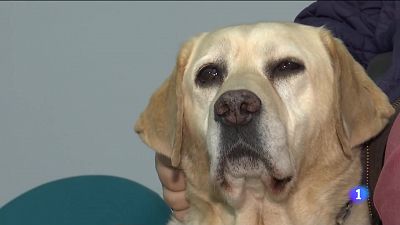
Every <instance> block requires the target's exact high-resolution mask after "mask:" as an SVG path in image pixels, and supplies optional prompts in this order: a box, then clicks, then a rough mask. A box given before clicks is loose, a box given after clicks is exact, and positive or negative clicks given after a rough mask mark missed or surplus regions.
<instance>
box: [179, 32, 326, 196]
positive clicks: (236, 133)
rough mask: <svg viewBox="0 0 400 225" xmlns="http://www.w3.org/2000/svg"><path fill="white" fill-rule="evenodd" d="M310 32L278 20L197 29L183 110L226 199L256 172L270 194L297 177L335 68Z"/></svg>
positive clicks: (279, 191)
mask: <svg viewBox="0 0 400 225" xmlns="http://www.w3.org/2000/svg"><path fill="white" fill-rule="evenodd" d="M288 31H290V33H301V34H302V35H288ZM312 31H313V30H311V29H310V30H307V29H304V27H297V26H293V25H282V24H259V25H257V26H255V27H254V26H239V27H233V28H226V29H223V30H220V31H217V32H215V33H210V34H205V35H203V36H201V37H200V40H199V44H198V46H197V48H196V50H195V51H194V52H193V53H192V57H191V58H190V61H189V62H188V64H187V67H186V70H185V73H184V77H183V85H182V89H183V95H184V96H185V101H184V106H183V108H184V110H185V112H184V115H185V117H187V119H186V121H187V122H188V126H189V127H190V129H192V130H195V131H194V132H196V133H199V134H200V136H201V137H202V138H204V139H205V140H207V141H206V142H207V148H206V149H207V151H208V154H209V156H210V174H211V179H212V181H213V182H215V183H216V184H217V185H218V187H221V188H222V189H223V192H224V193H226V194H227V197H228V198H229V200H233V201H235V202H236V201H238V200H240V198H241V197H243V196H244V195H243V194H242V191H243V188H244V186H245V185H246V183H247V181H249V180H253V179H255V180H258V181H262V184H263V185H262V187H265V188H266V190H267V191H268V192H270V193H271V196H272V197H275V198H278V197H281V195H284V194H285V193H286V192H287V190H288V189H289V187H290V186H291V183H293V181H294V180H295V178H296V167H297V166H296V165H298V163H299V161H300V160H301V158H302V156H301V155H303V154H304V149H303V148H302V140H304V139H305V138H304V135H307V134H308V135H310V134H312V133H313V132H314V131H313V130H314V129H315V128H314V127H315V126H316V124H317V123H320V122H322V121H325V120H327V117H328V115H329V114H330V111H331V110H332V107H333V104H332V102H333V99H332V96H333V91H334V90H333V88H332V87H333V82H334V77H333V72H332V67H331V66H330V61H327V60H325V61H323V60H320V58H329V55H328V53H327V52H326V51H324V47H323V44H322V42H319V43H313V44H310V40H315V39H318V36H317V35H318V33H315V32H312ZM321 90H324V94H322V95H321V94H317V93H321ZM321 102H323V103H324V104H321ZM316 114H318V118H317V119H318V120H321V121H316V118H315V115H316ZM305 130H307V131H308V132H304V131H305Z"/></svg>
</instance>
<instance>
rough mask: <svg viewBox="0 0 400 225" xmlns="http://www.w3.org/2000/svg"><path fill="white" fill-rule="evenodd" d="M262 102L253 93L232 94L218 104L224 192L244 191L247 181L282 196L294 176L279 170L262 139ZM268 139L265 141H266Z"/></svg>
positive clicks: (219, 181) (220, 174) (218, 173)
mask: <svg viewBox="0 0 400 225" xmlns="http://www.w3.org/2000/svg"><path fill="white" fill-rule="evenodd" d="M262 110H265V109H262V102H261V100H260V98H259V97H258V96H257V95H256V94H254V93H253V92H251V91H249V90H244V89H241V90H230V91H227V92H225V93H223V94H222V95H221V96H220V97H219V98H218V99H217V101H216V102H215V104H214V120H215V122H216V123H217V124H218V125H219V126H218V127H219V128H218V129H219V131H220V132H219V138H218V139H219V141H220V142H219V145H218V152H219V157H218V162H217V163H218V165H217V167H216V173H215V175H216V177H215V179H216V180H215V181H216V184H217V185H218V186H220V187H221V188H222V189H223V190H225V191H227V190H232V189H235V188H239V189H240V190H242V189H243V185H245V183H246V180H248V179H251V180H254V179H256V180H259V181H260V183H261V184H262V185H263V186H264V187H265V188H267V190H269V192H271V193H272V194H274V195H275V194H279V193H281V192H282V191H283V190H284V189H285V187H286V186H287V185H286V184H287V183H289V182H290V181H291V180H292V176H291V175H289V176H287V175H286V174H285V175H282V174H280V173H279V171H277V170H276V168H275V167H274V164H273V162H272V159H271V157H270V155H269V152H268V149H269V148H270V147H271V146H268V144H267V145H265V144H263V143H265V142H266V141H268V138H267V137H265V135H262V133H263V131H262V126H260V123H262V122H263V121H262V116H261V111H262ZM262 139H265V140H262Z"/></svg>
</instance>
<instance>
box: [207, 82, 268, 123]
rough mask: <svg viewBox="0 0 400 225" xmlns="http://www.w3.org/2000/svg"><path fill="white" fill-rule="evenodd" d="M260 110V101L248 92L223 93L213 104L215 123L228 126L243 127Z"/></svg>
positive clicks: (233, 91)
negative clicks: (219, 122) (218, 122)
mask: <svg viewBox="0 0 400 225" xmlns="http://www.w3.org/2000/svg"><path fill="white" fill-rule="evenodd" d="M260 109H261V100H260V98H258V97H257V95H255V94H254V93H253V92H251V91H248V90H232V91H227V92H225V93H223V94H222V95H221V96H220V97H219V98H218V99H217V101H216V102H215V104H214V116H215V120H216V121H221V122H222V123H224V124H227V125H230V126H237V125H245V124H247V123H249V122H250V121H251V119H252V118H253V116H254V115H255V114H256V113H257V112H259V111H260Z"/></svg>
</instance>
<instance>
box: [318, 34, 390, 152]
mask: <svg viewBox="0 0 400 225" xmlns="http://www.w3.org/2000/svg"><path fill="white" fill-rule="evenodd" d="M321 37H322V40H323V43H324V45H325V47H326V48H327V49H328V52H329V55H330V57H331V60H332V61H331V62H332V66H333V69H334V73H335V76H336V77H335V82H336V84H337V85H336V94H337V98H336V100H337V102H336V103H335V104H336V110H337V113H336V115H340V116H339V118H337V119H338V121H339V122H338V123H337V126H336V130H337V133H338V137H339V140H340V142H341V144H342V147H343V148H344V149H351V148H353V147H355V146H358V145H360V144H362V143H363V142H365V141H367V140H368V139H370V138H372V137H374V136H375V135H377V134H378V133H379V132H380V131H381V130H382V129H383V128H384V126H385V125H386V124H387V122H388V120H389V118H390V116H391V115H392V114H393V113H394V109H393V107H392V106H391V105H390V103H389V100H388V98H387V96H386V95H385V94H384V93H383V92H382V91H381V89H380V88H379V87H378V86H376V85H375V83H374V82H373V81H372V80H371V79H370V78H369V77H368V75H367V74H366V72H365V70H364V68H363V67H362V66H361V65H360V64H359V63H357V62H356V61H355V60H354V58H353V57H352V56H351V54H350V53H349V52H348V50H347V49H346V47H345V46H344V45H343V44H342V42H341V41H340V40H339V39H336V38H334V37H333V36H332V35H331V33H330V32H329V31H328V30H325V29H324V28H322V29H321Z"/></svg>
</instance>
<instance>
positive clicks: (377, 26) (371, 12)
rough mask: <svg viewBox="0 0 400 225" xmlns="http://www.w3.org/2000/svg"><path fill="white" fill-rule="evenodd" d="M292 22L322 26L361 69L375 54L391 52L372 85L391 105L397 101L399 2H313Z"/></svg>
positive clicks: (399, 87) (399, 79)
mask: <svg viewBox="0 0 400 225" xmlns="http://www.w3.org/2000/svg"><path fill="white" fill-rule="evenodd" d="M295 22H297V23H301V24H306V25H311V26H323V25H325V27H326V28H328V29H330V30H331V31H332V32H333V34H334V35H335V36H336V37H338V38H340V39H342V40H343V42H344V44H345V45H346V46H347V48H348V50H349V51H350V52H351V54H352V55H353V57H354V58H355V59H356V60H357V61H358V62H359V63H360V64H361V65H363V66H364V68H366V67H367V66H368V63H369V62H370V60H371V59H372V58H373V57H374V56H376V55H377V54H380V53H384V52H390V51H392V52H393V57H392V65H391V67H390V68H389V69H388V70H387V71H386V73H385V74H384V76H381V77H380V78H379V79H378V80H376V81H375V82H376V83H377V85H378V86H379V87H380V88H381V89H382V90H383V91H384V92H385V93H386V94H387V95H388V96H389V98H390V100H391V102H393V101H395V100H396V99H397V98H399V97H400V1H317V2H314V3H313V4H311V5H310V6H309V7H307V8H305V9H304V10H303V11H302V12H301V13H300V14H299V15H298V16H297V17H296V19H295Z"/></svg>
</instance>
